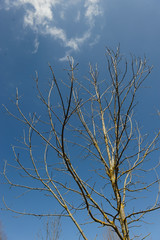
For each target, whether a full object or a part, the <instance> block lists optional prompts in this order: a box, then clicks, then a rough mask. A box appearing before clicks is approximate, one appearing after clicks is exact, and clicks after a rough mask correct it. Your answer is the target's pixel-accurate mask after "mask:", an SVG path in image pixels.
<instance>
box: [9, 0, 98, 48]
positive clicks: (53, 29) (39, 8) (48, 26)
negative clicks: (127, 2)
mask: <svg viewBox="0 0 160 240" xmlns="http://www.w3.org/2000/svg"><path fill="white" fill-rule="evenodd" d="M5 4H6V6H5V7H6V9H7V10H8V9H10V8H13V7H14V8H21V7H23V8H24V10H25V15H24V27H30V28H31V29H33V30H34V31H36V33H37V34H42V35H50V36H52V37H53V38H54V39H56V40H60V42H61V43H62V44H63V46H64V47H67V48H69V49H71V50H79V48H80V47H81V46H82V44H84V43H85V42H86V41H87V40H88V39H89V38H90V37H91V33H92V28H93V27H94V21H95V17H97V16H99V15H101V14H102V11H101V10H100V0H85V2H84V4H83V6H81V10H79V5H80V4H82V2H81V1H80V0H74V1H73V0H68V1H67V3H66V0H5ZM57 7H58V8H57ZM70 7H71V9H72V10H73V9H74V8H75V12H77V16H76V21H75V22H74V23H72V24H81V22H80V21H81V19H82V15H83V12H84V16H85V18H86V20H87V21H85V23H84V22H83V24H85V26H84V29H86V27H88V30H85V31H84V32H81V34H80V33H79V31H78V29H77V32H75V33H73V36H71V37H68V28H71V27H72V26H67V28H65V29H64V25H63V21H65V26H66V21H67V17H68V18H69V13H70V12H69V11H68V10H70ZM57 11H58V12H57ZM66 13H67V14H68V15H67V17H66ZM55 15H56V16H55ZM64 16H65V17H64ZM55 18H56V19H55ZM58 18H59V19H58ZM60 19H61V21H59V22H61V24H59V22H58V20H60ZM77 36H78V37H77ZM34 46H35V51H37V50H38V46H39V42H38V40H37V39H35V42H34Z"/></svg>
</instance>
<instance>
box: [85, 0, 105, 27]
mask: <svg viewBox="0 0 160 240" xmlns="http://www.w3.org/2000/svg"><path fill="white" fill-rule="evenodd" d="M84 7H85V8H86V11H85V17H86V18H87V19H88V20H89V23H90V24H91V25H93V24H94V19H95V17H97V16H99V15H101V14H102V9H101V7H100V0H86V1H85V4H84Z"/></svg>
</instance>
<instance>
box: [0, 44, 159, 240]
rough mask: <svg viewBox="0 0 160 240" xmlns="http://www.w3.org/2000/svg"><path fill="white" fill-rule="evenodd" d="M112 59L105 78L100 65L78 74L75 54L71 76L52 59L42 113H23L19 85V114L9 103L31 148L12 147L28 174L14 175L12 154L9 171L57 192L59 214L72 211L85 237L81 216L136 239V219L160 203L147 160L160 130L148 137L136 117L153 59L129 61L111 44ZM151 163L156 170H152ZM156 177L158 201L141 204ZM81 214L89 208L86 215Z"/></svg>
mask: <svg viewBox="0 0 160 240" xmlns="http://www.w3.org/2000/svg"><path fill="white" fill-rule="evenodd" d="M106 60H107V68H106V69H107V73H106V76H104V78H103V79H100V77H99V73H98V67H97V65H96V66H95V67H92V66H91V65H89V76H88V77H86V78H85V79H83V80H82V81H79V80H78V79H77V78H76V76H77V66H78V64H74V60H73V58H69V69H68V70H67V72H68V76H69V77H68V80H67V81H62V82H59V81H57V78H56V76H55V74H54V70H53V68H52V67H51V66H49V67H50V70H51V75H52V80H51V81H50V84H49V90H48V94H47V96H46V94H45V93H44V92H43V91H41V90H40V88H39V84H38V75H37V76H36V86H37V91H38V96H39V99H40V100H41V102H42V105H43V106H44V107H45V108H44V109H45V110H46V113H47V114H46V113H45V114H44V113H43V116H42V117H40V116H39V115H38V114H36V113H33V114H29V115H28V116H27V115H25V114H24V112H23V107H22V108H21V107H20V103H19V102H20V100H19V95H18V90H17V93H16V101H15V105H16V108H17V109H18V114H17V115H14V114H13V113H12V112H10V111H9V110H8V109H7V108H6V107H5V108H6V110H7V112H8V113H9V114H10V115H12V116H13V117H15V118H16V119H17V120H18V121H21V122H22V123H23V124H24V126H25V130H24V137H23V144H24V148H25V151H26V153H25V156H24V155H22V154H21V152H22V150H21V149H17V148H15V147H13V152H14V157H15V164H16V168H17V169H18V170H19V171H20V173H21V174H22V175H23V176H25V178H23V182H24V184H21V183H16V182H13V181H12V180H10V177H9V176H8V175H7V174H6V168H7V167H10V165H9V163H7V162H6V164H5V168H4V176H5V178H6V180H7V181H8V183H9V184H10V185H11V186H14V187H18V188H22V189H24V190H30V191H39V192H41V194H50V195H51V196H52V197H53V198H55V199H56V201H57V204H59V206H60V207H61V208H60V209H61V210H60V212H59V213H58V214H57V215H62V216H66V217H69V218H70V219H71V220H72V222H73V223H74V224H75V227H76V228H77V229H78V231H79V233H80V236H81V237H82V238H83V239H85V240H87V239H88V237H87V233H86V232H85V231H84V230H83V225H82V223H85V224H87V223H88V224H91V223H92V222H94V223H97V226H103V227H109V228H111V229H112V230H113V231H114V232H115V233H116V234H117V236H118V238H119V239H121V240H122V239H123V240H129V239H135V236H136V234H135V236H133V234H131V233H130V227H133V226H135V225H137V224H138V223H139V222H140V220H142V219H143V217H144V215H145V214H146V213H149V212H152V211H153V210H156V209H158V208H160V206H159V205H158V201H159V200H158V199H159V189H158V188H159V187H158V184H159V177H158V175H157V172H156V163H155V161H154V163H151V165H152V168H151V169H150V166H151V165H150V164H148V162H147V164H145V163H146V160H148V159H149V158H148V156H149V155H150V154H151V153H152V152H153V151H154V150H155V149H156V143H157V140H158V138H159V134H160V132H158V133H157V135H155V137H154V138H153V139H152V140H151V141H150V142H147V140H146V139H145V138H143V136H142V135H141V132H140V129H139V127H138V124H137V123H136V121H135V120H134V107H135V104H136V96H137V91H138V90H139V88H140V87H141V85H142V83H143V82H144V81H145V79H146V78H147V77H148V75H149V74H150V72H151V69H152V67H148V65H147V62H146V59H145V58H144V59H141V58H134V57H132V58H131V62H129V63H128V62H127V61H126V60H125V58H124V57H122V56H121V54H120V49H119V48H117V50H116V51H113V50H111V49H107V50H106ZM64 89H65V90H64ZM43 111H44V110H43ZM39 139H40V140H41V141H40V140H39ZM41 142H43V145H42V144H41ZM35 144H38V146H39V149H40V152H42V148H43V147H44V152H43V154H42V156H41V157H42V158H41V160H38V159H37V147H35ZM44 144H45V146H44ZM150 159H151V156H150ZM148 166H149V167H148ZM151 171H153V174H152V176H153V177H152V178H147V174H150V172H151ZM142 176H144V179H145V182H144V181H143V180H142V178H140V177H142ZM150 179H151V181H149V180H150ZM31 180H32V181H31ZM32 183H33V184H32ZM154 185H156V186H157V194H156V196H155V201H154V202H153V203H152V205H150V206H149V205H146V206H143V208H140V207H139V206H138V204H137V202H138V201H139V200H138V197H139V196H142V195H145V192H147V190H148V189H151V187H152V186H154ZM73 199H76V201H72V200H73ZM4 203H5V206H6V208H7V209H9V210H11V211H13V212H17V213H19V214H27V215H34V216H54V213H53V214H51V213H42V212H39V213H33V212H31V213H30V212H23V211H22V212H18V211H16V210H14V209H11V208H10V207H9V206H8V205H7V204H6V202H4ZM148 204H149V203H148ZM81 215H82V216H85V218H83V219H86V220H84V222H82V218H81ZM132 232H133V231H132ZM141 239H142V237H141Z"/></svg>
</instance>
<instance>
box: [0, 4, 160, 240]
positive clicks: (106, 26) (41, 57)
mask: <svg viewBox="0 0 160 240" xmlns="http://www.w3.org/2000/svg"><path fill="white" fill-rule="evenodd" d="M159 25H160V1H158V0H120V1H119V0H83V1H82V0H1V2H0V32H1V35H0V83H1V88H0V102H1V103H2V104H5V105H6V106H7V107H8V108H9V109H13V105H12V104H11V101H10V99H13V98H14V96H15V89H16V87H18V89H19V92H20V95H22V97H23V106H24V110H25V112H33V111H35V109H38V110H40V107H39V105H38V101H37V99H36V96H35V83H34V81H33V78H34V77H35V71H37V72H38V75H39V79H40V85H41V87H42V88H43V89H45V88H46V87H47V84H48V78H49V76H50V72H49V67H48V62H49V63H50V64H51V65H52V66H53V67H54V69H55V74H56V76H57V78H63V77H64V76H65V72H64V71H63V69H64V68H65V66H67V61H66V60H67V56H73V57H74V59H75V61H76V62H79V72H80V76H82V77H83V76H85V75H86V74H87V73H88V69H89V68H88V63H89V62H91V63H92V64H95V63H98V65H99V68H100V71H102V72H103V67H104V66H105V47H106V46H107V47H111V48H116V47H117V45H118V44H119V43H120V46H121V52H122V53H123V54H125V55H126V56H127V57H128V58H129V57H130V53H133V54H134V55H136V56H142V57H143V56H144V54H145V55H146V57H147V59H148V60H149V64H150V65H153V66H154V69H153V71H152V74H151V75H150V76H149V78H148V79H147V81H146V83H145V84H144V88H143V89H141V91H140V93H139V99H138V101H139V105H138V107H137V112H138V113H139V114H137V118H138V119H137V121H138V122H139V123H140V124H141V125H142V126H143V130H144V132H148V133H150V135H151V136H152V137H153V136H154V132H155V131H156V130H157V129H158V128H159V119H158V117H157V110H158V109H160V107H159V103H160V96H159V89H160V79H159V76H160V31H159ZM13 111H14V109H13ZM0 121H1V123H0V132H1V135H0V146H1V151H0V171H2V169H3V163H4V161H5V160H7V161H11V162H12V161H13V153H12V150H11V144H15V143H16V138H17V137H20V136H21V134H22V129H23V127H22V126H21V124H18V123H17V121H16V120H13V119H11V118H10V117H8V116H7V114H6V113H5V111H4V109H3V108H2V107H1V110H0ZM152 123H153V124H152ZM155 158H159V154H155ZM14 177H15V179H16V180H18V179H19V177H18V176H16V175H14ZM2 182H3V179H2V181H1V182H0V183H2ZM0 192H1V193H0V197H1V198H0V204H1V206H2V208H4V206H3V203H2V196H3V195H4V196H5V199H6V202H8V203H9V204H10V206H12V207H13V208H18V209H21V210H23V209H25V206H26V204H28V207H29V208H30V209H33V210H34V209H38V208H42V206H43V201H47V200H46V199H43V197H41V196H37V195H33V196H30V195H29V196H27V197H26V198H23V197H20V198H18V199H17V196H18V195H19V191H18V190H15V191H13V190H12V189H9V188H8V186H7V185H4V184H1V191H0ZM53 203H54V202H53ZM47 204H52V203H51V202H50V201H48V203H47ZM54 204H55V203H54ZM54 204H53V205H54ZM52 208H53V209H54V210H55V209H56V205H54V207H53V206H52ZM159 213H160V212H159V211H158V212H157V213H154V214H152V215H150V216H149V217H148V218H147V220H149V221H150V222H151V223H152V224H151V225H144V227H143V232H145V231H147V232H148V231H149V232H151V236H150V237H149V238H148V239H154V240H156V239H158V238H159V236H160V229H159V224H160V217H159ZM0 220H1V222H2V224H3V228H4V231H5V232H6V235H7V237H8V240H22V239H23V240H28V239H30V240H33V239H36V234H37V232H38V231H39V229H40V228H41V226H42V221H41V220H39V219H36V218H31V217H17V216H16V215H14V214H12V213H10V212H6V211H4V210H3V211H1V212H0ZM68 226H69V225H67V224H66V223H65V225H64V229H63V231H62V238H61V239H67V238H66V236H70V237H68V239H76V237H75V236H76V233H75V235H74V237H73V238H72V237H71V235H70V234H71V233H72V234H73V232H72V231H73V230H72V229H69V228H68ZM91 230H92V229H91ZM91 232H92V231H91ZM66 234H68V235H66ZM72 236H73V235H72ZM92 237H93V236H90V238H89V239H92ZM77 239H78V238H77ZM99 239H100V238H99Z"/></svg>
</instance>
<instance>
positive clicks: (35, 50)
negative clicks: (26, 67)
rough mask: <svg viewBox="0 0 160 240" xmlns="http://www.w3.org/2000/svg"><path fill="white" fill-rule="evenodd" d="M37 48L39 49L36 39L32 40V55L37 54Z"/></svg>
mask: <svg viewBox="0 0 160 240" xmlns="http://www.w3.org/2000/svg"><path fill="white" fill-rule="evenodd" d="M38 47H39V41H38V39H37V38H35V40H34V50H33V51H32V53H33V54H35V53H37V52H38Z"/></svg>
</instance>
